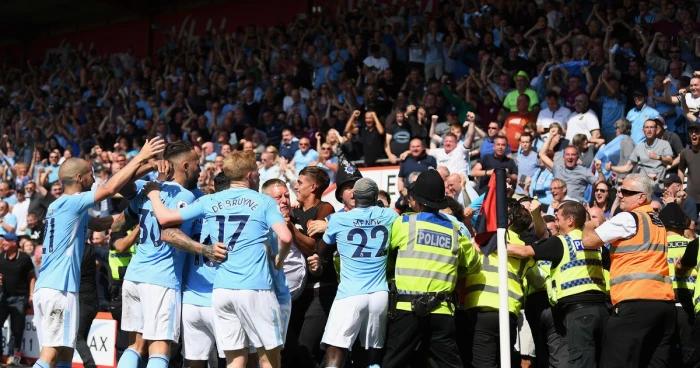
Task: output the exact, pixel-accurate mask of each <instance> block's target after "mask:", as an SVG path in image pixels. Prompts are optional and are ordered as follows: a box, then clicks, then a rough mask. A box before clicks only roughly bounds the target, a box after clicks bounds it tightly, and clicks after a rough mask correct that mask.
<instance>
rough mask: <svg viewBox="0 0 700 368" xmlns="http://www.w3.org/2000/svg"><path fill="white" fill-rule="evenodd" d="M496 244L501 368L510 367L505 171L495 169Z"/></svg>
mask: <svg viewBox="0 0 700 368" xmlns="http://www.w3.org/2000/svg"><path fill="white" fill-rule="evenodd" d="M495 171H496V222H497V225H498V228H497V229H496V244H497V247H498V248H497V249H498V306H499V308H498V329H499V336H500V345H499V346H500V351H501V367H510V350H511V348H512V347H511V346H510V322H509V315H508V314H509V313H508V250H507V249H506V228H507V227H508V219H507V214H506V200H507V199H506V171H505V169H496V170H495Z"/></svg>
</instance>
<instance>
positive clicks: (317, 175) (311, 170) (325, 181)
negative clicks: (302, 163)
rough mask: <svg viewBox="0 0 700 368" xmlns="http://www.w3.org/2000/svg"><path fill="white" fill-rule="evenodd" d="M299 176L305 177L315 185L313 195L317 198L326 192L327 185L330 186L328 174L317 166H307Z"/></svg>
mask: <svg viewBox="0 0 700 368" xmlns="http://www.w3.org/2000/svg"><path fill="white" fill-rule="evenodd" d="M299 176H306V177H308V178H310V179H311V180H313V181H314V182H315V183H316V190H315V191H314V194H316V197H317V198H321V196H322V195H323V192H325V191H326V189H327V188H328V185H329V184H330V178H329V177H328V174H327V173H326V172H325V171H323V169H321V168H320V167H318V166H307V167H305V168H303V169H301V171H300V172H299Z"/></svg>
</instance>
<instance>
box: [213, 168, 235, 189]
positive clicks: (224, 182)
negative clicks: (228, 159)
mask: <svg viewBox="0 0 700 368" xmlns="http://www.w3.org/2000/svg"><path fill="white" fill-rule="evenodd" d="M230 187H231V179H229V178H228V177H226V174H224V172H223V171H222V172H220V173H218V174H216V176H215V177H214V191H215V192H220V191H222V190H226V189H228V188H230Z"/></svg>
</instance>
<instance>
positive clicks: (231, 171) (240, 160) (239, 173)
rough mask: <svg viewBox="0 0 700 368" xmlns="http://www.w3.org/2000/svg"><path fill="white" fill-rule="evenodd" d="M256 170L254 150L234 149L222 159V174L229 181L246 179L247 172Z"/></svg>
mask: <svg viewBox="0 0 700 368" xmlns="http://www.w3.org/2000/svg"><path fill="white" fill-rule="evenodd" d="M253 171H258V165H257V164H256V163H255V152H252V151H234V152H232V153H231V155H230V156H229V157H227V158H225V159H224V175H226V177H228V178H229V179H230V180H231V181H243V180H246V176H247V175H248V173H250V172H253Z"/></svg>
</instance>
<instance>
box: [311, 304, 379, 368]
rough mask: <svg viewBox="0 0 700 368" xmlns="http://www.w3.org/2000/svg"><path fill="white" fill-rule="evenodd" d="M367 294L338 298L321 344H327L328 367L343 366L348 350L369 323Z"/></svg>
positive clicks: (329, 315) (326, 359)
mask: <svg viewBox="0 0 700 368" xmlns="http://www.w3.org/2000/svg"><path fill="white" fill-rule="evenodd" d="M368 307H369V302H368V297H367V295H355V296H351V297H347V298H343V299H336V300H335V301H334V302H333V306H331V311H330V313H329V314H328V322H327V323H326V328H325V331H324V332H323V338H321V344H322V345H326V346H327V348H326V355H325V356H324V364H325V366H326V367H338V368H340V367H342V366H343V364H344V361H345V356H346V355H347V351H348V350H349V349H350V347H352V344H353V343H354V342H355V339H356V338H357V336H358V335H359V334H360V332H361V330H362V328H363V327H365V326H366V324H367V318H368Z"/></svg>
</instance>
